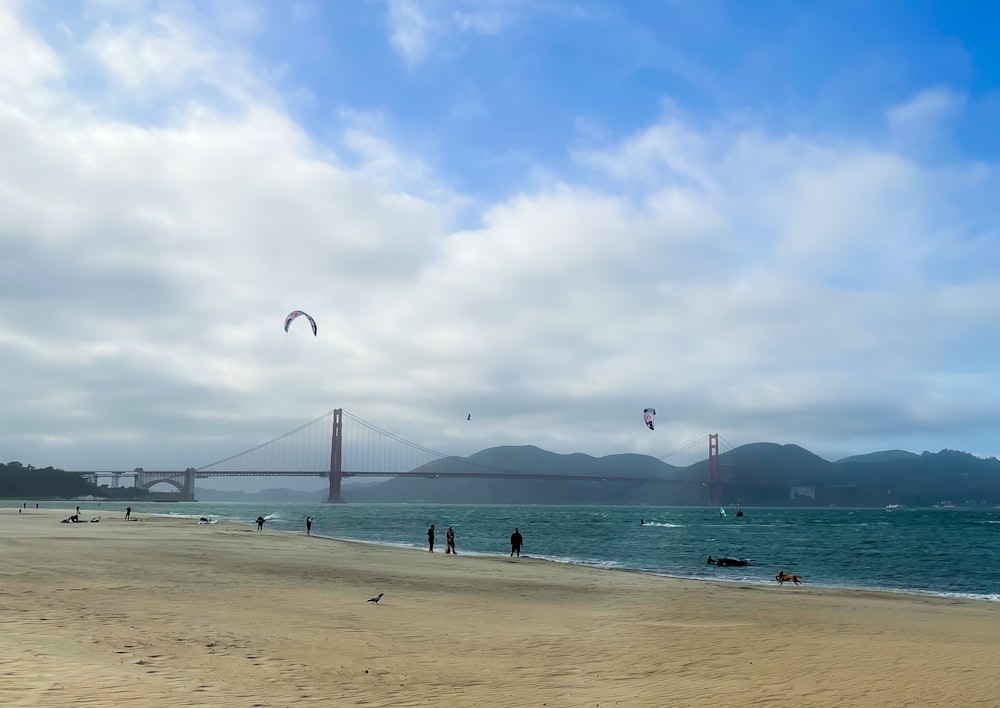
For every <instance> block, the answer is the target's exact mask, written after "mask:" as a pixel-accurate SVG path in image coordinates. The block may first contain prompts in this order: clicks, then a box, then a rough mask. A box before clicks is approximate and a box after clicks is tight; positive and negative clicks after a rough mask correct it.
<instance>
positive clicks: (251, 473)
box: [77, 470, 705, 485]
mask: <svg viewBox="0 0 1000 708" xmlns="http://www.w3.org/2000/svg"><path fill="white" fill-rule="evenodd" d="M184 473H185V471H184V470H176V471H163V470H144V474H145V476H146V477H151V476H157V477H172V476H180V475H183V474H184ZM77 474H80V475H83V476H85V477H111V476H115V477H131V478H134V477H137V476H138V474H137V473H136V472H105V471H101V472H93V471H87V472H77ZM329 475H330V473H329V472H328V471H325V470H324V471H312V472H304V471H290V472H270V471H264V470H242V471H238V472H212V471H205V472H200V471H196V472H195V476H196V477H197V478H198V479H208V478H210V477H328V476H329ZM340 476H341V477H415V478H423V479H540V480H561V481H563V482H636V483H641V482H655V483H657V484H696V485H705V482H701V481H698V480H689V479H664V478H662V477H627V476H618V475H604V476H597V475H587V474H551V473H548V474H547V473H541V472H499V471H498V472H488V471H483V472H433V473H427V472H347V471H345V472H341V473H340Z"/></svg>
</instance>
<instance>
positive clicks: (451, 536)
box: [444, 526, 458, 556]
mask: <svg viewBox="0 0 1000 708" xmlns="http://www.w3.org/2000/svg"><path fill="white" fill-rule="evenodd" d="M444 541H445V547H444V552H445V553H446V554H447V553H453V554H454V555H456V556H457V555H458V551H456V550H455V529H453V528H452V527H451V526H449V527H448V533H446V534H445V535H444Z"/></svg>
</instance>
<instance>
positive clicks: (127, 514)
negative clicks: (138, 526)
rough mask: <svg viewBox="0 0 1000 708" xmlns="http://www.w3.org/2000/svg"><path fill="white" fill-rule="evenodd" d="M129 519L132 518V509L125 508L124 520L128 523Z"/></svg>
mask: <svg viewBox="0 0 1000 708" xmlns="http://www.w3.org/2000/svg"><path fill="white" fill-rule="evenodd" d="M130 518H132V507H130V506H127V507H125V520H126V521H128V520H129V519H130Z"/></svg>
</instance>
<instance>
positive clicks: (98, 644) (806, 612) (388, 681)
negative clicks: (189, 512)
mask: <svg viewBox="0 0 1000 708" xmlns="http://www.w3.org/2000/svg"><path fill="white" fill-rule="evenodd" d="M69 513H72V512H68V511H67V512H60V511H52V510H41V511H38V510H34V509H30V510H28V511H26V512H24V513H23V514H21V515H19V514H18V512H17V509H16V508H14V509H10V508H4V509H0V549H2V550H0V705H3V706H43V707H47V706H65V705H74V706H119V705H124V704H126V703H127V704H128V705H129V706H134V707H137V708H160V707H163V706H239V707H240V708H249V707H251V706H268V707H271V706H275V707H277V706H282V707H283V706H439V707H448V706H456V707H462V706H470V707H471V706H478V707H486V706H504V707H507V706H510V707H513V706H545V707H547V708H549V707H572V708H577V707H580V706H713V707H718V706H737V705H739V706H744V705H752V706H756V705H765V706H796V707H799V708H802V707H805V706H809V707H816V706H956V705H962V706H996V705H998V704H1000V703H998V701H1000V679H998V678H997V674H996V672H997V667H998V666H1000V603H988V602H981V601H972V600H957V599H956V600H952V599H943V598H935V597H923V596H913V595H903V594H891V593H874V592H853V591H839V590H821V589H817V588H812V587H810V586H809V584H808V580H809V579H808V578H806V579H805V580H806V585H804V586H802V587H790V586H788V585H786V586H783V587H777V586H774V587H760V586H744V585H737V584H720V583H713V582H707V581H687V580H674V579H667V578H656V577H649V576H643V575H639V574H636V573H626V572H618V571H609V570H598V569H590V568H580V567H573V566H567V565H560V564H555V563H547V562H543V561H538V560H534V559H531V558H524V557H523V558H521V559H519V560H518V559H513V560H511V559H507V558H482V557H470V556H465V555H459V556H446V555H444V554H443V553H435V554H434V555H433V556H431V555H430V554H428V553H426V552H421V551H414V550H405V549H392V548H382V547H375V546H369V545H365V544H357V543H348V542H341V541H333V540H329V539H323V538H317V537H306V536H304V535H298V534H290V533H280V532H276V531H271V530H268V529H267V528H266V527H265V529H264V531H263V532H262V533H257V532H256V530H255V528H254V527H250V526H240V525H236V524H226V523H221V524H218V525H214V526H213V525H198V524H196V523H195V522H194V521H193V520H191V521H188V520H177V519H164V518H157V517H150V516H148V515H140V516H141V518H142V520H141V521H132V522H128V523H126V522H124V521H123V520H122V514H121V513H116V514H108V513H106V512H93V513H91V512H87V511H85V512H84V513H83V514H82V517H83V518H90V516H92V515H95V514H98V513H100V514H101V515H102V521H101V523H99V524H90V523H84V524H60V523H59V520H60V519H61V518H64V517H66V516H68V515H69ZM378 592H384V593H385V596H384V598H383V600H382V602H381V603H380V604H378V605H377V606H376V605H374V604H371V603H366V602H365V600H366V599H367V598H368V597H371V596H372V595H374V594H376V593H378Z"/></svg>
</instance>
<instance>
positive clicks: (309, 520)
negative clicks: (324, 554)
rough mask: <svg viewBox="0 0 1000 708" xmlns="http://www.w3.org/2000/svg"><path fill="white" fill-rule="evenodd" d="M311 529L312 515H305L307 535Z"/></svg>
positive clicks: (310, 532)
mask: <svg viewBox="0 0 1000 708" xmlns="http://www.w3.org/2000/svg"><path fill="white" fill-rule="evenodd" d="M312 529H313V517H311V516H307V517H306V536H309V535H311V534H312Z"/></svg>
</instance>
